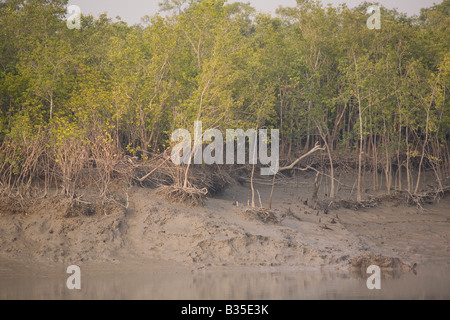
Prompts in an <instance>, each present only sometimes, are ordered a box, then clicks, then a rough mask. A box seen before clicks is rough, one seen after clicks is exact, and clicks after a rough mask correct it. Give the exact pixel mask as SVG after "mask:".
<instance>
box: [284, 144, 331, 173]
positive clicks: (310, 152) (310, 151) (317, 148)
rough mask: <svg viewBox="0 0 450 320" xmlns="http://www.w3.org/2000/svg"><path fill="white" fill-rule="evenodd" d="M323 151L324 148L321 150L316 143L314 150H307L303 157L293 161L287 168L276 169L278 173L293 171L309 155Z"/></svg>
mask: <svg viewBox="0 0 450 320" xmlns="http://www.w3.org/2000/svg"><path fill="white" fill-rule="evenodd" d="M323 150H325V148H323V147H322V146H320V144H319V143H316V145H315V146H314V148H312V149H311V150H309V151H308V152H307V153H305V154H304V155H302V156H301V157H300V158H298V159H297V160H295V161H294V162H293V163H292V164H291V165H289V166H287V167H281V168H279V169H278V172H282V171H286V170H292V169H294V167H295V166H296V165H297V164H298V163H299V162H300V161H302V160H303V159H305V158H306V157H308V156H310V155H311V154H313V153H315V152H317V151H323Z"/></svg>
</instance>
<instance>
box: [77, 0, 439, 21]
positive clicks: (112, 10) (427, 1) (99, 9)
mask: <svg viewBox="0 0 450 320" xmlns="http://www.w3.org/2000/svg"><path fill="white" fill-rule="evenodd" d="M160 1H161V0H69V4H70V5H72V4H76V5H78V6H79V7H80V8H81V12H82V13H83V14H93V15H94V16H98V15H99V14H100V13H104V12H107V13H108V16H109V17H112V18H115V17H116V16H120V17H121V18H122V20H124V21H126V22H127V23H129V24H135V23H139V22H140V21H141V18H142V17H143V16H144V15H146V14H148V15H149V16H151V15H153V14H155V13H156V12H157V11H158V8H159V6H158V3H159V2H160ZM228 2H238V0H229V1H228ZM240 2H250V3H251V5H252V6H253V7H255V8H256V9H258V10H260V11H264V12H275V10H276V9H277V8H278V7H279V6H284V7H293V6H295V5H296V3H297V2H296V0H241V1H240ZM344 2H345V3H347V5H348V6H349V7H354V6H357V5H358V4H360V3H362V2H364V0H347V1H340V0H322V3H324V4H328V3H331V4H333V5H337V4H340V3H344ZM368 2H369V1H368ZM374 2H379V3H380V4H382V5H383V6H385V7H387V8H389V9H393V8H397V9H398V11H400V12H405V13H407V14H408V15H413V14H418V13H419V12H420V9H421V8H428V7H431V6H432V5H433V4H434V3H441V2H442V0H378V1H374Z"/></svg>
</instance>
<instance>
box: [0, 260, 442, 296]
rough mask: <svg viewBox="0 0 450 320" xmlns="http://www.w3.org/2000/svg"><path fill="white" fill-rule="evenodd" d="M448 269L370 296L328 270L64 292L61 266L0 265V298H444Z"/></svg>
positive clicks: (93, 272) (164, 278)
mask: <svg viewBox="0 0 450 320" xmlns="http://www.w3.org/2000/svg"><path fill="white" fill-rule="evenodd" d="M449 272H450V268H449V266H448V265H444V266H430V267H425V266H423V267H419V268H418V270H417V275H414V274H413V273H408V274H404V275H402V276H399V275H398V274H396V275H395V276H384V277H383V279H382V289H381V290H376V291H371V290H368V289H367V287H366V279H367V277H368V276H367V277H365V276H364V275H361V274H360V275H359V276H358V275H355V274H354V273H349V272H329V271H297V272H295V271H292V270H289V271H282V272H281V271H266V272H258V271H255V270H242V269H241V270H240V271H230V270H228V271H205V272H191V271H189V270H182V269H177V270H176V271H174V272H168V271H167V269H159V270H157V269H152V268H141V269H139V270H133V271H131V272H130V271H123V270H120V268H119V269H112V270H104V269H99V268H82V277H81V283H82V289H81V290H79V291H70V290H68V289H67V288H66V279H67V277H68V276H69V275H67V274H66V273H65V270H64V269H63V268H62V267H56V268H54V269H47V270H34V268H32V267H29V269H27V268H22V269H21V271H20V272H18V271H17V269H12V268H7V267H1V266H0V299H127V300H128V299H150V300H152V299H168V300H173V299H182V300H191V299H213V300H216V299H220V300H228V299H233V300H234V299H238V300H253V299H265V300H272V299H282V300H298V299H449V298H450V277H449Z"/></svg>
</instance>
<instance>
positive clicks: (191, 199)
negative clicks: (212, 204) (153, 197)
mask: <svg viewBox="0 0 450 320" xmlns="http://www.w3.org/2000/svg"><path fill="white" fill-rule="evenodd" d="M157 194H158V195H160V196H162V197H163V198H164V199H166V200H167V201H170V202H173V203H183V204H187V205H190V206H192V207H198V206H204V205H205V202H206V200H207V197H206V195H207V194H208V189H206V188H203V189H197V188H183V187H177V186H162V187H160V188H159V189H158V190H157Z"/></svg>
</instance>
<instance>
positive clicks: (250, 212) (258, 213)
mask: <svg viewBox="0 0 450 320" xmlns="http://www.w3.org/2000/svg"><path fill="white" fill-rule="evenodd" d="M245 214H246V216H247V217H249V218H251V219H254V220H258V221H261V222H264V223H267V224H279V223H280V222H279V221H278V218H277V217H276V215H275V214H274V213H273V212H272V211H271V210H267V209H265V208H251V209H247V210H245Z"/></svg>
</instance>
